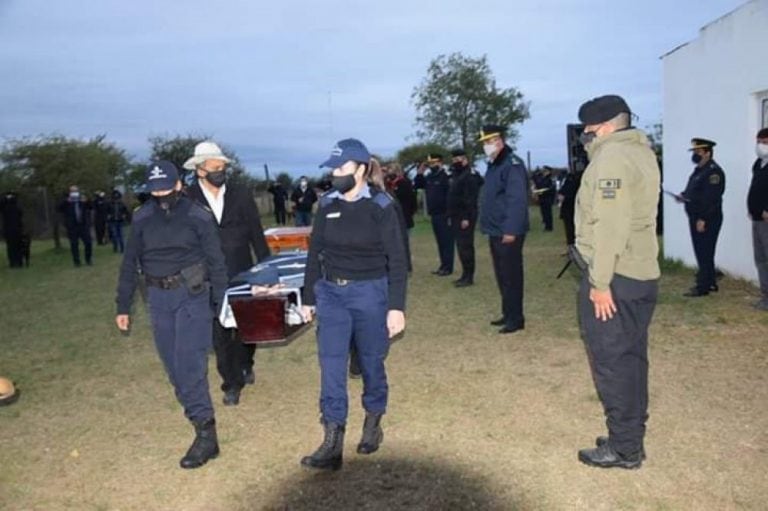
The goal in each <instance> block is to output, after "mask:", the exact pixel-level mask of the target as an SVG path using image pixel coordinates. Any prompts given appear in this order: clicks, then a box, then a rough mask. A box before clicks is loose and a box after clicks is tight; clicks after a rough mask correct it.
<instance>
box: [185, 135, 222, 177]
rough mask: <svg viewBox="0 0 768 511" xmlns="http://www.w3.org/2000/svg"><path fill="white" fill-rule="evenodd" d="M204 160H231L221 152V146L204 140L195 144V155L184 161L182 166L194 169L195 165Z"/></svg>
mask: <svg viewBox="0 0 768 511" xmlns="http://www.w3.org/2000/svg"><path fill="white" fill-rule="evenodd" d="M205 160H221V161H224V162H227V163H230V162H231V161H232V160H230V159H229V158H227V157H226V156H224V153H223V152H221V147H219V146H218V144H216V143H215V142H211V141H210V140H206V141H205V142H200V143H199V144H197V145H196V146H195V155H194V156H193V157H192V158H190V159H188V160H187V161H185V162H184V168H185V169H187V170H195V169H196V168H197V166H198V165H200V164H201V163H203V162H204V161H205Z"/></svg>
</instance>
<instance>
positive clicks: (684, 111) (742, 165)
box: [663, 0, 768, 281]
mask: <svg viewBox="0 0 768 511" xmlns="http://www.w3.org/2000/svg"><path fill="white" fill-rule="evenodd" d="M766 49H768V0H752V1H751V2H748V3H746V4H745V5H743V6H742V7H740V8H739V9H737V10H736V11H734V12H732V13H730V14H728V15H726V16H724V17H722V18H720V19H719V20H717V21H715V22H713V23H711V24H710V25H707V26H706V27H704V28H703V29H702V30H701V32H700V34H699V37H698V38H697V39H696V40H694V41H692V42H690V43H689V44H687V45H685V46H682V47H680V48H678V49H677V50H675V51H673V52H671V53H670V54H668V55H667V56H665V57H664V58H663V65H664V85H663V87H664V119H663V122H664V188H665V189H666V190H670V191H673V192H675V193H678V192H680V191H682V190H683V189H684V188H685V185H686V183H687V181H688V176H689V175H690V174H691V172H692V171H693V164H692V163H691V160H690V156H691V155H690V153H689V152H688V151H687V150H688V148H689V147H690V139H691V138H693V137H701V138H707V139H710V140H714V141H716V142H717V147H715V161H717V162H718V163H719V164H720V166H721V167H722V168H723V170H724V171H725V175H726V190H725V195H724V196H723V216H724V220H723V228H722V230H721V232H720V239H719V242H718V247H717V257H716V263H717V265H718V267H720V268H721V269H722V270H723V271H725V272H727V273H729V274H731V275H733V276H738V277H743V278H747V279H750V280H753V281H756V279H757V273H756V270H755V266H754V261H753V258H752V239H751V225H750V221H749V220H748V219H747V211H746V197H747V191H748V189H749V180H750V174H751V169H752V163H753V162H754V160H755V151H754V146H755V134H756V133H757V130H758V129H759V128H760V127H761V124H762V122H763V120H762V115H761V114H762V99H763V98H768V64H767V63H766V62H767V61H766V58H765V51H766ZM664 201H665V203H664V248H665V254H666V256H667V257H670V258H674V259H681V260H683V261H684V262H685V263H687V264H689V265H692V266H693V265H695V264H696V260H695V258H694V255H693V248H692V246H691V240H690V235H689V232H688V221H687V218H686V215H685V212H684V210H683V206H682V205H681V204H677V203H676V202H675V201H674V199H672V198H671V197H669V196H666V195H665V196H664Z"/></svg>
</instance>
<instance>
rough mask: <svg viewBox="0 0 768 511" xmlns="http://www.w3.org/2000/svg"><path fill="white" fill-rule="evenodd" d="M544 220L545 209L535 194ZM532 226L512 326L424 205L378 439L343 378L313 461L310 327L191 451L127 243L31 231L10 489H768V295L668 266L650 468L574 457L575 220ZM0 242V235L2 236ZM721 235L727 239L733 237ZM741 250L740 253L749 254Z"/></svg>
mask: <svg viewBox="0 0 768 511" xmlns="http://www.w3.org/2000/svg"><path fill="white" fill-rule="evenodd" d="M534 218H535V219H538V214H534ZM534 223H535V229H534V232H533V233H531V235H530V237H529V239H528V240H527V242H526V247H525V257H526V279H527V280H526V317H527V322H526V330H525V331H524V332H522V333H519V334H515V335H507V336H500V335H498V334H497V333H496V329H495V328H493V327H491V326H490V325H489V324H488V321H489V320H491V319H495V317H496V316H497V315H498V311H499V298H498V292H497V290H496V287H495V285H494V283H493V282H492V275H491V270H490V261H489V257H488V249H487V244H486V242H485V241H484V240H483V239H482V238H480V237H478V241H477V254H478V275H477V279H476V280H477V284H476V285H475V286H474V287H471V288H467V289H464V290H456V289H454V288H453V287H452V286H451V284H450V280H449V279H447V278H438V277H435V276H432V275H430V274H429V271H430V270H432V269H434V267H435V266H436V265H437V256H436V249H435V246H434V241H433V240H432V237H431V234H430V233H429V232H428V226H427V224H426V223H420V224H419V225H418V226H417V228H416V232H415V233H414V235H413V253H414V266H415V269H414V274H413V278H412V281H411V285H410V292H409V310H408V327H407V335H406V337H405V338H404V339H403V340H402V341H399V342H398V343H396V344H394V345H393V347H392V350H391V353H390V357H389V359H388V371H389V379H390V389H391V391H390V408H389V413H388V414H387V416H386V417H385V420H384V427H385V440H384V444H383V445H382V449H381V451H380V452H379V453H376V454H375V455H372V456H369V457H362V456H358V455H356V454H355V453H354V446H355V444H356V443H357V441H358V439H359V432H360V428H361V424H362V418H363V414H362V411H361V409H360V406H359V394H360V387H361V384H360V382H359V381H352V382H351V383H350V395H351V397H350V404H351V407H350V408H351V413H350V422H349V424H348V429H347V430H348V435H347V442H346V444H347V455H346V458H345V466H344V469H343V470H342V471H340V472H338V473H334V474H313V473H307V472H304V471H302V469H301V468H300V466H299V463H298V461H299V458H300V457H301V456H302V455H304V454H307V453H309V452H311V451H312V450H313V449H314V448H315V447H316V446H317V444H318V442H319V441H320V438H321V436H320V435H321V431H320V425H319V424H318V413H317V394H318V382H319V370H318V365H317V361H316V348H315V343H314V335H313V334H312V333H307V334H305V335H304V336H303V337H302V338H300V339H298V340H296V341H295V342H294V343H293V344H291V345H289V346H287V347H283V348H276V349H271V350H260V351H258V352H257V362H256V364H257V368H256V370H257V382H256V385H254V386H251V387H248V388H247V389H246V390H245V391H244V393H243V397H242V401H241V404H240V406H238V407H235V408H225V407H223V406H221V405H220V401H221V393H220V392H219V391H218V390H217V389H218V385H219V383H220V379H219V376H218V374H216V372H215V365H214V363H213V359H211V363H210V370H211V372H210V381H211V387H212V389H215V391H214V393H213V396H214V399H215V403H216V404H217V419H218V422H219V435H220V442H221V449H222V455H221V456H220V457H219V458H218V459H216V460H214V461H212V462H211V463H209V464H208V465H206V466H205V467H203V468H201V469H198V470H194V471H184V470H181V469H179V468H177V467H178V459H179V457H180V456H181V455H182V454H183V452H184V450H185V449H186V447H187V446H188V444H189V442H190V440H191V438H192V430H191V428H190V426H189V425H188V424H187V423H186V421H185V420H184V419H183V416H182V413H181V410H180V407H179V406H178V405H177V404H176V402H175V399H174V398H173V394H172V390H171V387H170V385H169V384H168V383H167V380H166V377H165V375H164V373H163V370H162V368H161V365H160V363H159V361H158V359H157V356H156V354H155V351H154V347H153V345H152V342H151V338H150V334H149V329H148V325H147V320H146V316H145V315H144V314H143V311H142V307H141V305H139V306H137V307H136V309H137V315H136V319H137V321H136V323H135V328H134V330H133V333H132V335H131V337H130V338H123V337H122V336H120V335H119V334H118V332H117V331H116V329H115V328H114V323H113V314H114V288H115V282H116V273H117V267H118V263H119V259H118V257H117V256H115V255H113V254H112V253H111V249H108V248H105V247H99V248H98V249H97V250H96V253H95V258H94V261H95V265H94V266H93V267H90V268H89V267H83V268H79V269H75V268H73V267H72V265H71V262H70V259H69V254H68V251H60V252H54V251H53V250H48V243H41V242H39V243H35V244H34V245H33V250H34V253H33V258H32V267H31V268H30V269H28V270H21V271H19V270H16V271H10V270H9V269H7V268H5V267H3V268H2V269H0V350H1V351H0V353H1V354H0V375H4V376H7V377H11V378H12V379H14V380H15V381H16V382H17V384H18V386H19V388H20V389H21V391H22V396H21V399H20V401H19V402H18V403H17V404H15V405H13V406H10V407H4V408H0V509H9V510H60V509H73V510H133V509H137V510H143V511H148V510H252V509H253V510H256V509H292V510H293V509H296V510H301V509H343V510H346V509H376V510H378V509H381V510H389V509H430V510H431V509H434V510H444V509H446V510H448V509H450V510H453V509H498V510H515V509H526V510H527V509H536V510H538V509H544V510H548V509H552V510H570V509H575V510H581V509H584V510H593V509H594V510H646V509H648V510H678V509H679V510H705V509H712V510H729V509H755V510H760V509H768V314H765V313H759V312H756V311H754V310H753V309H751V308H750V307H749V303H750V302H751V301H753V300H754V299H755V298H756V290H755V289H754V288H752V287H751V286H749V285H748V284H746V283H744V282H740V281H734V280H731V279H727V278H726V279H725V280H723V282H722V286H721V291H720V293H718V294H715V295H713V296H710V297H707V298H703V299H699V300H689V299H684V298H683V297H682V296H681V292H682V291H684V290H685V289H686V288H687V287H688V286H689V285H690V283H691V281H692V273H691V272H690V271H689V270H686V269H684V268H681V267H680V266H679V265H668V266H667V267H666V268H665V270H666V271H665V275H664V277H663V279H662V282H661V298H660V303H659V306H658V309H657V315H656V317H655V319H654V322H653V325H652V329H651V330H652V332H651V354H650V355H651V373H650V398H651V402H650V421H649V424H648V436H647V438H646V450H647V452H648V460H647V462H646V463H645V464H644V465H643V468H642V469H641V470H639V471H617V470H610V471H603V470H600V469H594V468H589V467H586V466H583V465H581V464H580V463H578V462H577V460H576V451H577V450H578V449H579V448H583V447H587V446H589V445H590V444H591V443H592V442H593V441H594V437H595V436H596V435H598V434H602V433H603V432H604V420H603V418H602V411H601V407H600V404H599V402H598V401H597V398H596V395H595V392H594V389H593V385H592V381H591V378H590V375H589V370H588V366H587V360H586V357H585V354H584V349H583V345H582V343H581V341H580V339H579V336H578V328H577V325H576V320H575V298H574V297H575V287H576V279H575V276H574V275H572V274H570V275H566V277H564V278H563V279H561V280H555V279H554V277H555V275H556V274H557V272H558V271H559V270H560V268H561V266H562V264H563V262H564V260H563V258H562V257H561V255H560V254H561V253H562V251H563V246H562V233H559V232H556V233H552V234H549V233H547V234H545V233H542V232H540V230H541V229H540V227H539V225H538V222H534ZM2 248H3V252H4V247H2ZM722 249H724V250H725V249H727V247H723V248H722ZM745 257H746V256H745Z"/></svg>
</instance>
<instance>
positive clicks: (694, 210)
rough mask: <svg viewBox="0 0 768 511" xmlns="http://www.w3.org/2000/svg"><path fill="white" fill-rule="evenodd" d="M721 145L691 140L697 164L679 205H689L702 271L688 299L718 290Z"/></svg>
mask: <svg viewBox="0 0 768 511" xmlns="http://www.w3.org/2000/svg"><path fill="white" fill-rule="evenodd" d="M716 145H717V144H716V143H715V142H713V141H711V140H707V139H704V138H694V139H692V140H691V146H692V147H691V149H690V151H692V152H693V155H692V156H691V160H692V161H693V163H694V164H695V165H696V168H695V169H694V170H693V174H691V177H690V178H689V179H688V186H686V187H685V191H684V192H683V193H681V194H680V198H679V199H678V201H679V202H685V212H686V214H687V215H688V225H689V227H690V231H691V239H692V240H693V251H694V253H695V255H696V263H697V264H698V266H699V271H698V273H697V274H696V285H695V286H693V287H692V288H691V289H690V290H689V291H688V292H687V293H685V296H689V297H698V296H706V295H708V294H709V293H710V292H711V291H717V290H718V287H717V280H716V279H717V274H716V270H715V248H716V247H717V237H718V235H719V234H720V227H721V226H722V225H723V192H725V174H724V173H723V169H721V168H720V165H718V164H717V163H715V161H714V160H713V159H712V158H713V156H714V150H713V148H714V147H715V146H716Z"/></svg>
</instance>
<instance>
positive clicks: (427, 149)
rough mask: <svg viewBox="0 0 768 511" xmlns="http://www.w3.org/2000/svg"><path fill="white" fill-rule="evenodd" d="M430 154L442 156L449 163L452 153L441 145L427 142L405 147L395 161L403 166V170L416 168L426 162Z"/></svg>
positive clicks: (398, 153)
mask: <svg viewBox="0 0 768 511" xmlns="http://www.w3.org/2000/svg"><path fill="white" fill-rule="evenodd" d="M428 154H440V155H442V156H443V158H444V159H445V161H449V160H450V154H451V152H450V150H448V149H447V148H446V147H445V146H442V145H440V144H437V143H434V142H425V143H418V144H411V145H409V146H406V147H403V148H402V149H400V150H399V151H398V152H397V156H396V157H395V159H396V160H397V162H398V163H400V165H402V166H403V169H408V167H412V166H416V165H418V164H419V163H420V162H422V161H424V160H426V158H427V155H428Z"/></svg>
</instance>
